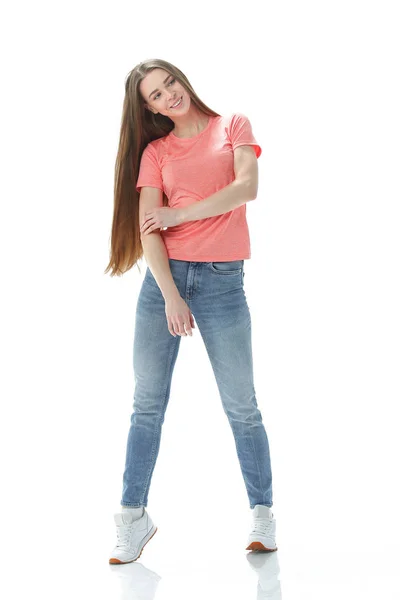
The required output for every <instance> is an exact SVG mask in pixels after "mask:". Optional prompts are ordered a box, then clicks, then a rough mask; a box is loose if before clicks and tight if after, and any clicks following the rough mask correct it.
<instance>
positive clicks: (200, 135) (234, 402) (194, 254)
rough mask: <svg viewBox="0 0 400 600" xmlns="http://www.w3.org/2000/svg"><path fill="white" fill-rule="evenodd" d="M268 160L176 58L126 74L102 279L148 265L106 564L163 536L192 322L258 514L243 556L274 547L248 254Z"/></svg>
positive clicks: (128, 558) (126, 558)
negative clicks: (157, 488)
mask: <svg viewBox="0 0 400 600" xmlns="http://www.w3.org/2000/svg"><path fill="white" fill-rule="evenodd" d="M260 154H261V147H260V146H259V145H258V143H257V141H256V140H255V138H254V136H253V133H252V128H251V124H250V121H249V119H248V118H247V117H246V116H245V115H243V114H242V113H234V114H232V115H229V116H221V115H219V114H218V113H216V112H214V111H213V110H211V109H210V108H208V107H207V106H206V105H205V104H204V103H203V102H202V101H201V100H200V98H199V97H198V96H197V94H196V93H195V91H194V89H193V88H192V86H191V84H190V83H189V80H188V79H187V77H186V76H185V75H184V74H183V73H182V71H180V70H179V69H178V68H177V67H175V66H174V65H172V64H171V63H169V62H167V61H164V60H158V59H154V60H146V61H144V62H142V63H140V64H139V65H137V66H136V67H135V68H134V69H133V70H132V71H131V72H130V73H129V75H128V77H127V80H126V83H125V99H124V107H123V115H122V124H121V132H120V142H119V149H118V155H117V160H116V168H115V187H114V216H113V223H112V234H111V258H110V262H109V264H108V267H107V269H106V271H105V272H106V273H107V272H108V271H109V270H110V269H111V271H112V272H111V276H114V275H122V274H123V273H124V272H126V271H127V270H129V269H130V268H131V267H132V266H133V265H134V264H136V263H137V262H138V260H139V259H140V258H141V257H142V256H143V254H144V255H145V258H146V262H147V264H148V267H147V270H146V273H145V277H144V280H143V283H142V287H141V290H140V293H139V297H138V302H137V308H136V321H135V333H134V357H133V358H134V376H135V392H134V404H133V412H132V416H131V425H130V430H129V434H128V441H127V451H126V464H125V470H124V475H123V490H122V499H121V512H119V513H116V514H115V515H114V520H115V524H116V526H117V544H116V546H115V548H114V549H113V551H112V553H111V556H110V559H109V562H110V563H115V564H118V563H127V562H133V561H135V560H137V559H138V558H139V557H140V555H141V552H142V549H143V547H144V545H145V544H146V543H147V542H148V540H149V539H150V538H152V537H153V535H154V534H155V532H156V531H157V528H156V527H155V525H154V523H153V521H152V519H151V518H150V515H149V514H148V512H147V511H146V507H147V501H148V493H149V487H150V482H151V478H152V474H153V471H154V467H155V463H156V460H157V456H158V451H159V446H160V438H161V428H162V424H163V422H164V416H165V411H166V408H167V405H168V401H169V394H170V386H171V379H172V374H173V370H174V366H175V362H176V358H177V355H178V350H179V346H180V339H181V336H187V335H192V330H193V329H195V321H194V317H195V318H196V324H197V325H198V327H199V330H200V333H201V336H202V338H203V341H204V343H205V346H206V349H207V352H208V356H209V359H210V362H211V364H212V368H213V371H214V374H215V378H216V382H217V385H218V389H219V393H220V397H221V401H222V405H223V409H224V411H225V414H226V415H227V418H228V421H229V424H230V426H231V428H232V432H233V435H234V439H235V444H236V449H237V456H238V459H239V463H240V468H241V471H242V474H243V479H244V483H245V486H246V490H247V494H248V498H249V503H250V508H251V509H252V510H253V513H252V514H253V517H254V523H253V529H252V531H251V532H250V535H249V538H248V545H247V548H246V549H247V550H264V551H274V550H277V547H276V543H275V525H276V523H275V518H274V516H273V513H272V511H271V506H272V474H271V462H270V452H269V444H268V438H267V434H266V431H265V428H264V425H263V422H262V416H261V413H260V410H259V409H258V407H257V401H256V396H255V390H254V384H253V363H252V347H251V319H250V313H249V308H248V305H247V301H246V297H245V293H244V287H243V281H244V260H245V259H249V258H250V240H249V231H248V226H247V222H246V202H248V201H250V200H253V199H255V198H256V195H257V186H258V165H257V158H258V157H259V156H260ZM139 271H140V269H139Z"/></svg>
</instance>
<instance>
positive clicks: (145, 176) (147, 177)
mask: <svg viewBox="0 0 400 600" xmlns="http://www.w3.org/2000/svg"><path fill="white" fill-rule="evenodd" d="M144 186H149V187H156V188H160V190H163V189H164V188H163V181H162V176H161V169H160V166H159V164H158V160H157V154H156V150H155V148H154V147H153V145H152V144H151V143H150V144H147V146H146V148H145V149H144V150H143V153H142V158H141V161H140V168H139V176H138V179H137V182H136V189H137V191H138V192H139V193H140V189H141V188H142V187H144Z"/></svg>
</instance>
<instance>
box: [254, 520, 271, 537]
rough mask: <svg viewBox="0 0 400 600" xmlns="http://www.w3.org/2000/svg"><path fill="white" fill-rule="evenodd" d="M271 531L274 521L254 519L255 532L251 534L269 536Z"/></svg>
mask: <svg viewBox="0 0 400 600" xmlns="http://www.w3.org/2000/svg"><path fill="white" fill-rule="evenodd" d="M271 529H272V520H271V519H265V518H261V517H258V518H257V517H256V518H255V519H254V526H253V531H252V532H251V533H252V534H254V533H255V534H261V535H268V533H270V532H271Z"/></svg>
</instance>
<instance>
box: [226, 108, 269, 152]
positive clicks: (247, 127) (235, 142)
mask: <svg viewBox="0 0 400 600" xmlns="http://www.w3.org/2000/svg"><path fill="white" fill-rule="evenodd" d="M228 134H229V138H230V140H231V144H232V149H233V150H235V148H237V147H238V146H254V151H255V153H256V157H257V158H258V157H259V156H260V154H261V152H262V149H261V146H259V144H258V143H257V141H256V139H255V137H254V135H253V130H252V128H251V123H250V121H249V119H248V118H247V117H246V115H244V114H242V113H235V114H234V115H232V117H231V118H230V122H229V129H228Z"/></svg>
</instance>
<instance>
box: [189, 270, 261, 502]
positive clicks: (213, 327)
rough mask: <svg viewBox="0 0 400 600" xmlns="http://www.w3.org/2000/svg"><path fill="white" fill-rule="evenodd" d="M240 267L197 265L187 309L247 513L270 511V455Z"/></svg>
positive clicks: (248, 312)
mask: <svg viewBox="0 0 400 600" xmlns="http://www.w3.org/2000/svg"><path fill="white" fill-rule="evenodd" d="M243 263H244V261H243V260H237V261H229V262H228V261H226V262H211V263H210V262H209V263H202V265H203V266H202V268H201V269H200V270H199V273H198V278H197V285H196V287H195V289H194V292H193V294H192V297H191V309H192V311H193V315H194V317H195V319H196V323H197V325H198V328H199V331H200V333H201V336H202V338H203V340H204V343H205V346H206V349H207V353H208V356H209V359H210V362H211V365H212V368H213V371H214V374H215V378H216V382H217V385H218V389H219V393H220V397H221V400H222V405H223V408H224V411H225V413H226V415H227V417H228V420H229V423H230V426H231V428H232V432H233V435H234V439H235V444H236V450H237V455H238V458H239V463H240V468H241V471H242V474H243V478H244V482H245V485H246V489H247V494H248V498H249V502H250V508H254V506H255V505H256V504H263V505H265V506H269V507H271V506H272V504H273V501H272V472H271V460H270V451H269V443H268V437H267V433H266V431H265V427H264V424H263V421H262V415H261V412H260V410H259V408H258V406H257V400H256V395H255V389H254V382H253V359H252V344H251V318H250V311H249V308H248V305H247V301H246V296H245V293H244V287H243V277H244V273H243Z"/></svg>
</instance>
